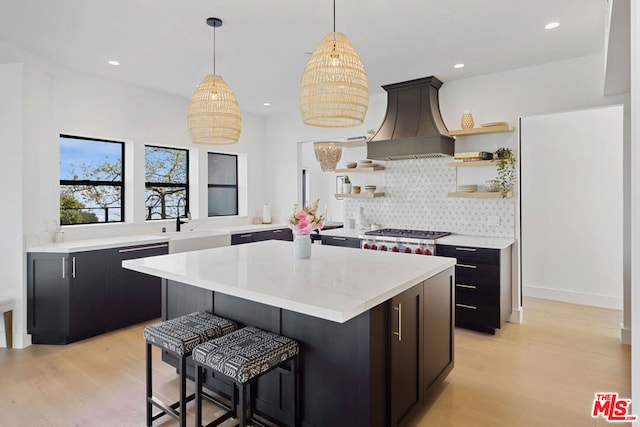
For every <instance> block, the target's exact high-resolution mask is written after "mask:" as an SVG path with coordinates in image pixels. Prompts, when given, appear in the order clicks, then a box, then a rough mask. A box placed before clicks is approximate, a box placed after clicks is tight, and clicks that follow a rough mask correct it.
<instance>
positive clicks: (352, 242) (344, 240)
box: [320, 234, 360, 249]
mask: <svg viewBox="0 0 640 427" xmlns="http://www.w3.org/2000/svg"><path fill="white" fill-rule="evenodd" d="M320 236H321V240H322V244H323V245H330V246H342V247H345V248H358V249H359V248H360V239H358V238H357V237H343V236H325V235H322V234H321V235H320Z"/></svg>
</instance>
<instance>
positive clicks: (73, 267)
mask: <svg viewBox="0 0 640 427" xmlns="http://www.w3.org/2000/svg"><path fill="white" fill-rule="evenodd" d="M71 278H72V279H75V278H76V257H71Z"/></svg>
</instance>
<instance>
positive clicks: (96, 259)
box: [27, 250, 110, 344]
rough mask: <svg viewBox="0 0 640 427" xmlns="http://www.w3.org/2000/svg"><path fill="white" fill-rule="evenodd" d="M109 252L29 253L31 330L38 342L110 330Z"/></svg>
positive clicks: (63, 340)
mask: <svg viewBox="0 0 640 427" xmlns="http://www.w3.org/2000/svg"><path fill="white" fill-rule="evenodd" d="M109 255H110V252H109V251H104V250H102V251H92V252H79V253H70V254H50V253H35V254H31V253H30V254H28V255H27V260H28V267H27V330H28V332H29V333H30V334H31V335H32V336H31V339H32V341H33V343H34V344H67V343H70V342H73V341H77V340H79V339H83V338H87V337H89V336H92V335H96V334H100V333H103V332H105V331H106V288H107V280H108V274H107V269H108V267H107V264H106V263H105V261H104V260H105V259H108V258H109Z"/></svg>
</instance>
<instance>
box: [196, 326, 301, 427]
mask: <svg viewBox="0 0 640 427" xmlns="http://www.w3.org/2000/svg"><path fill="white" fill-rule="evenodd" d="M298 353H299V346H298V343H297V342H296V341H294V340H292V339H291V338H287V337H284V336H281V335H278V334H274V333H272V332H267V331H263V330H261V329H258V328H255V327H252V326H248V327H245V328H242V329H238V330H237V331H234V332H231V333H229V334H227V335H224V336H222V337H220V338H216V339H213V340H211V341H207V342H205V343H203V344H200V345H199V346H197V347H196V348H195V349H194V350H193V354H192V358H193V361H194V363H195V366H196V425H197V426H201V425H202V407H201V405H202V377H203V369H211V370H213V371H216V372H218V373H221V374H223V375H225V376H227V377H229V378H231V379H233V380H234V381H235V383H236V385H237V387H238V389H239V397H240V405H239V409H240V416H239V418H240V419H239V422H240V426H241V427H244V426H246V425H247V421H248V419H250V418H252V413H251V412H252V411H251V410H250V408H248V405H247V403H248V402H247V388H246V387H245V385H249V384H250V383H251V382H252V380H255V379H257V378H258V377H259V376H260V375H262V374H265V373H267V372H269V371H271V370H272V369H275V368H282V369H283V370H285V371H286V372H289V373H290V374H291V378H292V382H293V387H292V389H293V393H294V396H293V402H294V405H293V407H294V411H293V416H292V421H291V425H296V424H297V406H298V405H297V394H298V393H297V363H298V360H297V356H298ZM290 360H291V361H292V363H291V368H290V369H285V368H284V365H283V364H284V363H286V362H288V361H290ZM234 400H235V393H234ZM247 410H250V411H249V412H248V413H247ZM231 416H236V411H235V402H233V404H232V411H230V412H228V413H227V414H225V415H224V416H223V417H220V418H219V419H218V420H216V421H214V422H213V423H211V424H210V425H217V424H218V423H219V422H221V421H222V418H224V419H226V418H229V417H231ZM253 421H254V423H255V420H253Z"/></svg>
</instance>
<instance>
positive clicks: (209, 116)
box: [187, 18, 242, 145]
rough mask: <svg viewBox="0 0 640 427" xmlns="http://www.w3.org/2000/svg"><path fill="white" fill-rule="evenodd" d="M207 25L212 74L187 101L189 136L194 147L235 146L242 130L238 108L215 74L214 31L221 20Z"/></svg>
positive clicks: (212, 20) (211, 20) (221, 79)
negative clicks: (188, 102)
mask: <svg viewBox="0 0 640 427" xmlns="http://www.w3.org/2000/svg"><path fill="white" fill-rule="evenodd" d="M207 25H209V26H211V27H213V74H209V75H207V76H206V77H205V78H204V80H202V82H201V83H200V84H199V85H198V87H197V88H196V90H195V92H193V96H192V97H191V103H190V104H189V115H188V116H187V124H188V126H189V135H191V141H193V143H195V144H214V145H224V144H235V143H237V142H238V139H239V138H240V130H241V128H242V118H241V116H240V106H239V105H238V101H237V100H236V97H235V96H234V95H233V92H232V91H231V89H229V86H228V85H227V83H225V81H224V79H223V78H222V77H221V76H219V75H217V74H216V28H217V27H221V26H222V20H220V19H218V18H209V19H207Z"/></svg>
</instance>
